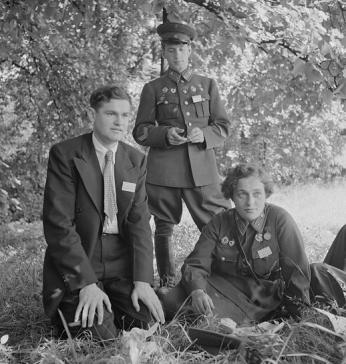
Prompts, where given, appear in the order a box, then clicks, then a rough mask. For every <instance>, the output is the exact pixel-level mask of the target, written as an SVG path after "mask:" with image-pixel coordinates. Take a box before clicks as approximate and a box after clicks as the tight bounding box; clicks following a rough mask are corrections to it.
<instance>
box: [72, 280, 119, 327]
mask: <svg viewBox="0 0 346 364" xmlns="http://www.w3.org/2000/svg"><path fill="white" fill-rule="evenodd" d="M104 304H105V306H106V307H107V310H108V311H109V312H111V311H112V306H111V302H110V300H109V298H108V296H107V295H106V293H105V292H103V291H102V290H101V289H100V288H99V287H97V285H96V283H92V284H89V285H87V286H85V287H83V288H82V289H81V290H80V291H79V304H78V306H77V309H76V313H75V317H74V321H75V322H77V321H79V320H80V316H81V315H82V319H81V321H82V327H84V328H85V327H92V326H93V324H94V318H95V313H96V314H97V324H98V325H101V324H102V322H103V305H104Z"/></svg>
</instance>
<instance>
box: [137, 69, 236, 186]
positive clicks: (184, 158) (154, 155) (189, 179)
mask: <svg viewBox="0 0 346 364" xmlns="http://www.w3.org/2000/svg"><path fill="white" fill-rule="evenodd" d="M171 127H178V128H181V129H184V131H185V136H186V135H187V134H188V133H189V131H190V130H191V129H193V128H195V127H199V128H200V129H202V131H203V134H204V138H205V142H204V143H194V144H192V143H187V144H186V143H185V144H182V145H178V146H172V145H170V144H168V142H167V131H168V129H170V128H171ZM229 127H230V121H229V118H228V116H227V113H226V111H225V108H224V106H223V104H222V101H221V98H220V96H219V92H218V89H217V85H216V82H215V81H214V80H213V79H210V78H207V77H203V76H200V75H195V74H192V73H191V72H185V73H184V76H180V75H178V74H177V73H176V72H175V71H172V70H168V72H167V73H166V74H165V75H163V76H162V77H160V78H157V79H155V80H153V81H151V82H149V83H147V84H146V85H145V86H144V88H143V91H142V95H141V100H140V104H139V108H138V113H137V119H136V124H135V128H134V130H133V136H134V138H135V140H136V141H137V143H139V144H141V145H143V146H148V147H150V150H149V154H148V167H147V168H148V175H147V182H148V183H151V184H155V185H160V186H169V187H195V186H205V185H209V184H213V183H220V179H219V175H218V170H217V165H216V159H215V153H214V148H215V147H218V146H221V145H222V144H223V142H224V140H225V138H226V137H228V135H229Z"/></svg>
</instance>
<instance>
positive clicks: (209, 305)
mask: <svg viewBox="0 0 346 364" xmlns="http://www.w3.org/2000/svg"><path fill="white" fill-rule="evenodd" d="M191 300H192V302H191V304H192V308H193V310H194V311H195V312H196V313H201V314H203V315H207V316H209V315H212V313H213V310H214V308H215V306H214V303H213V300H212V299H211V298H210V296H209V295H208V294H207V293H205V292H204V291H203V289H195V290H194V291H192V292H191Z"/></svg>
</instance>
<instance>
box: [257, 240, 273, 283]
mask: <svg viewBox="0 0 346 364" xmlns="http://www.w3.org/2000/svg"><path fill="white" fill-rule="evenodd" d="M252 259H253V269H254V271H255V273H256V274H257V275H258V276H260V277H263V278H268V277H269V276H270V275H271V274H272V273H273V272H274V271H276V270H277V269H278V268H279V247H278V245H277V244H275V243H274V242H272V241H266V242H261V243H258V244H254V246H253V248H252Z"/></svg>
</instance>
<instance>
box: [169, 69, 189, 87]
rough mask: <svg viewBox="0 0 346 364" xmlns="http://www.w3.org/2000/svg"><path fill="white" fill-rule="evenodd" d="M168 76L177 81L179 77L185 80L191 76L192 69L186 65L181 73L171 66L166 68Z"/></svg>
mask: <svg viewBox="0 0 346 364" xmlns="http://www.w3.org/2000/svg"><path fill="white" fill-rule="evenodd" d="M168 77H169V78H170V79H171V80H173V81H175V82H176V83H178V82H179V81H180V79H181V78H182V79H184V80H185V81H190V80H191V77H192V71H191V69H190V68H189V67H188V68H186V70H184V71H183V72H182V73H179V72H177V71H175V70H173V69H171V68H169V69H168Z"/></svg>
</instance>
